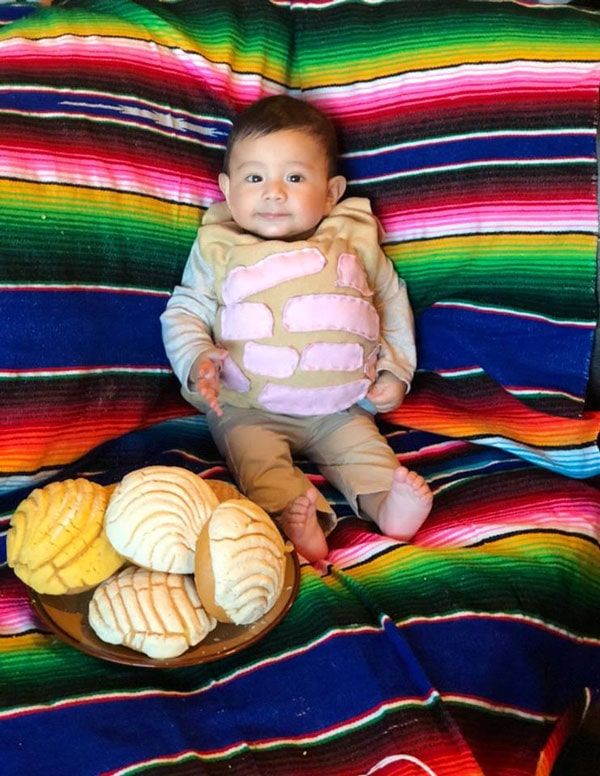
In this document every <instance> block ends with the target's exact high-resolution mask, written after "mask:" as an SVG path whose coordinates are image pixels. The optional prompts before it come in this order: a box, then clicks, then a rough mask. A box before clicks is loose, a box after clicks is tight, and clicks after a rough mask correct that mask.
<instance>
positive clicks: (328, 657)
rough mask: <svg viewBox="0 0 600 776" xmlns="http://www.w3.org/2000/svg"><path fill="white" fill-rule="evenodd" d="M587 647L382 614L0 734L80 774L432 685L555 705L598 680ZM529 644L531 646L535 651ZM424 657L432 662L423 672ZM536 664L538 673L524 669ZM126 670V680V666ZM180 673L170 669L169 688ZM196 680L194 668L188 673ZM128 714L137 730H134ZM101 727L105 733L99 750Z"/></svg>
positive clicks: (406, 695) (501, 701)
mask: <svg viewBox="0 0 600 776" xmlns="http://www.w3.org/2000/svg"><path fill="white" fill-rule="evenodd" d="M501 644H510V645H512V647H511V649H510V654H511V663H510V665H508V664H498V665H496V666H495V668H494V674H493V676H491V675H490V674H489V655H492V654H494V653H495V652H496V651H498V649H499V645H501ZM66 648H67V647H65V649H66ZM502 650H504V651H503V654H507V652H506V649H505V648H504V647H503V648H502ZM502 650H501V652H502ZM585 651H586V647H585V645H584V644H583V643H578V642H577V641H576V640H575V639H569V638H564V639H562V640H561V639H558V640H557V634H556V632H546V631H545V630H544V629H543V628H542V627H538V626H536V625H528V624H526V623H523V622H517V621H510V620H504V621H503V620H500V619H497V620H489V619H487V620H484V619H481V620H480V619H478V618H476V617H465V618H464V619H457V620H455V621H446V622H444V621H442V622H435V621H431V622H426V623H420V624H414V625H412V626H410V627H405V628H404V629H403V630H402V631H399V630H398V629H396V628H394V627H393V626H391V624H390V625H389V626H386V628H385V631H378V632H376V633H362V634H361V633H349V634H343V635H338V636H336V637H332V638H330V639H328V640H326V641H324V642H322V643H320V644H317V645H314V646H313V647H311V648H309V649H308V650H307V651H305V652H299V653H297V654H292V655H288V656H287V657H286V658H285V659H284V660H281V661H276V662H273V663H267V664H264V665H263V666H261V667H258V668H256V669H254V670H252V669H251V670H248V671H246V672H244V673H240V674H239V675H237V676H234V677H232V678H230V679H227V678H225V679H224V680H223V681H222V682H220V681H217V682H216V683H215V684H213V685H212V686H211V685H210V684H209V685H208V686H206V687H205V689H204V690H203V691H202V692H201V693H200V694H198V695H197V696H196V697H194V696H193V695H189V694H188V695H185V696H184V697H178V696H177V695H173V694H160V692H157V693H156V694H148V695H144V696H138V697H135V692H134V693H133V694H132V695H131V696H129V697H120V698H118V699H117V700H116V701H114V700H111V699H110V697H108V698H107V700H106V701H105V702H100V700H101V699H100V698H96V702H95V703H86V701H85V699H82V702H81V703H80V704H78V703H77V702H75V703H74V704H70V705H68V706H66V707H64V708H62V707H61V706H60V705H58V706H57V707H54V708H48V709H47V710H46V712H45V713H44V714H43V717H44V719H43V725H42V724H40V723H41V718H40V715H39V714H31V715H17V717H16V718H10V717H6V718H5V719H4V720H3V726H4V729H3V734H4V738H5V740H7V741H10V740H16V739H19V740H22V741H27V757H28V763H29V764H31V765H32V764H33V763H36V762H37V763H39V764H40V769H39V771H35V772H34V771H32V770H28V776H36V774H37V773H39V774H40V775H41V774H43V773H44V767H45V766H44V763H46V761H48V762H51V763H52V765H53V768H54V771H53V772H54V773H65V774H67V773H79V772H80V771H79V770H78V768H77V763H75V762H73V759H72V758H73V757H74V756H77V757H79V758H81V756H82V755H83V754H84V753H85V752H86V750H87V751H89V752H93V753H94V763H95V767H96V769H97V771H96V772H105V771H109V770H111V769H115V768H118V767H120V766H123V765H126V764H128V763H131V762H132V761H136V759H139V758H140V757H142V756H143V757H144V759H148V758H151V757H159V756H161V755H165V754H167V753H175V752H178V751H179V750H180V748H181V735H182V730H184V731H185V730H187V731H189V735H186V737H185V738H186V740H193V741H194V742H195V744H194V745H195V748H196V749H198V750H203V749H207V750H215V749H220V748H222V747H223V748H225V747H229V746H234V745H235V744H236V743H240V742H243V741H252V740H255V739H256V740H259V739H260V737H261V735H262V734H263V732H264V730H269V731H270V737H271V738H272V739H278V738H293V737H295V736H307V735H311V734H314V733H316V732H319V731H322V730H324V729H327V728H330V727H332V726H335V725H337V724H339V723H340V722H342V721H343V720H351V719H356V717H358V716H361V715H364V714H367V713H369V712H372V711H375V710H377V709H379V710H381V704H382V703H387V704H391V705H393V704H394V703H401V702H402V701H404V702H409V703H410V702H412V703H416V704H418V705H423V706H426V705H427V704H428V703H431V702H434V701H435V698H436V696H435V694H433V695H432V692H433V687H435V688H436V690H437V691H438V692H439V693H440V694H441V696H442V699H443V696H444V695H448V696H452V698H453V699H455V700H461V699H463V700H464V702H466V703H469V702H471V701H473V702H475V703H476V699H477V698H479V697H485V698H486V702H487V703H488V704H492V705H494V704H498V705H500V706H504V707H509V708H513V709H514V710H515V713H519V711H520V710H522V709H527V710H528V711H529V712H531V713H535V711H536V709H539V710H540V712H541V713H547V712H548V710H549V709H555V710H556V712H557V713H558V712H560V711H561V710H562V709H564V708H565V706H566V705H567V704H568V702H569V701H571V700H572V688H573V687H576V686H598V684H599V682H600V666H599V664H598V660H597V654H596V652H597V646H596V645H594V644H590V645H589V656H588V658H589V659H584V654H585ZM532 654H535V655H536V656H537V659H536V660H535V661H532V658H531V656H532ZM390 666H393V667H394V668H393V670H390ZM421 666H427V667H428V670H429V672H430V676H428V677H426V676H425V674H424V673H423V670H422V668H421ZM536 666H537V669H538V671H539V674H538V673H536V672H535V670H533V671H532V668H535V667H536ZM565 666H569V670H568V671H565V670H564V667H565ZM231 667H233V666H231ZM115 670H119V669H118V668H117V667H115ZM123 672H124V674H123V681H124V684H127V680H126V677H125V673H126V672H127V669H123ZM177 673H178V672H176V671H175V672H173V674H172V678H173V687H176V686H177V680H176V676H177ZM225 675H227V674H225ZM347 676H352V682H351V683H349V682H343V681H341V679H342V678H343V677H347ZM546 676H552V677H554V679H553V686H552V693H551V696H552V697H544V698H542V699H541V698H540V686H541V685H543V684H544V682H545V681H546V680H545V678H544V677H546ZM515 677H518V680H516V679H515ZM215 678H216V677H215ZM163 679H164V677H163ZM193 682H194V671H193V669H190V671H189V672H188V674H187V683H188V684H193ZM430 682H431V684H430ZM317 710H318V713H317ZM132 720H135V726H136V736H131V735H130V731H131V722H132ZM165 720H169V724H168V725H165ZM315 725H317V727H315ZM13 728H14V729H13ZM99 729H100V730H102V731H103V737H104V740H106V741H109V742H110V746H107V747H104V748H103V749H102V750H101V749H100V748H99V747H98V737H97V731H98V730H99ZM74 738H75V739H76V740H77V748H76V754H75V752H74V749H73V746H72V742H73V739H74ZM138 741H140V742H143V743H138ZM17 749H18V747H13V748H9V749H7V750H6V751H7V754H8V762H7V761H6V759H5V760H4V762H3V765H4V767H6V768H7V772H8V773H17V772H18V770H17V769H16V766H18V763H16V762H10V758H11V757H12V756H17V757H20V756H21V753H20V752H19V753H17V754H16V755H15V752H16V751H17ZM5 756H6V755H5ZM79 765H81V764H80V763H79Z"/></svg>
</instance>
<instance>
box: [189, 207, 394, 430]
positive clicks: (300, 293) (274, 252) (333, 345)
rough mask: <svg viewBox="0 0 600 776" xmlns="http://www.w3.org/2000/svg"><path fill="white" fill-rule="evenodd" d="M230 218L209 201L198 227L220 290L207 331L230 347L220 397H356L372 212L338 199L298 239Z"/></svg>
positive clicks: (337, 405) (243, 401) (369, 339)
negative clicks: (264, 234) (265, 236)
mask: <svg viewBox="0 0 600 776" xmlns="http://www.w3.org/2000/svg"><path fill="white" fill-rule="evenodd" d="M230 218H231V217H230V215H229V210H228V208H227V206H226V205H225V204H224V203H219V204H217V205H213V206H212V207H211V208H210V210H209V211H208V212H207V213H206V215H205V217H204V220H203V223H202V228H201V229H200V231H199V241H200V251H201V254H202V257H203V259H204V260H205V261H206V262H207V263H208V264H209V265H210V267H211V269H212V271H213V273H214V285H215V292H216V297H217V300H218V310H217V316H216V320H215V325H214V339H215V342H216V344H217V345H218V346H221V347H223V348H225V349H226V350H227V351H228V354H229V356H228V358H227V359H226V361H225V363H224V365H223V372H222V375H221V385H222V388H221V401H222V402H223V403H224V404H232V405H234V406H238V407H255V408H260V409H264V410H268V411H270V412H276V413H284V414H290V415H315V414H320V415H323V414H329V413H332V412H337V411H340V410H343V409H346V408H348V407H350V406H351V405H353V404H355V403H356V402H357V401H359V400H360V399H362V398H363V397H364V396H365V394H366V393H367V391H368V389H369V386H370V385H371V383H372V382H373V380H374V379H375V364H376V361H377V356H378V350H379V334H380V331H379V316H378V312H377V310H376V309H375V307H374V305H373V303H372V290H371V289H370V288H369V284H368V281H367V272H366V267H367V266H368V265H370V264H372V265H373V266H375V264H376V262H377V261H378V257H379V239H378V238H379V235H378V222H377V221H376V219H375V218H374V217H373V215H372V213H371V210H370V206H369V204H368V202H367V200H361V199H357V198H352V199H348V200H345V201H344V202H342V203H340V204H339V205H337V206H336V208H335V211H334V213H332V214H331V215H330V216H329V217H327V218H325V219H324V220H323V222H322V223H321V224H320V226H319V227H318V228H317V230H316V232H315V234H314V235H313V236H312V237H310V238H309V239H307V240H300V241H295V242H285V241H283V240H266V241H265V240H261V239H259V238H257V237H254V236H253V235H250V234H247V233H244V232H243V231H242V230H241V229H240V228H239V227H238V226H237V225H236V224H235V223H234V222H233V221H231V220H230ZM184 395H185V396H186V398H187V399H188V400H190V401H192V403H194V396H193V394H190V392H187V391H186V390H185V389H184Z"/></svg>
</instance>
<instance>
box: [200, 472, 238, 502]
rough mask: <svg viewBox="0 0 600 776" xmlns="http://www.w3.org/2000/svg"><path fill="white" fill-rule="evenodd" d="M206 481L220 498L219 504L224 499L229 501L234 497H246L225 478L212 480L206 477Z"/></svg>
mask: <svg viewBox="0 0 600 776" xmlns="http://www.w3.org/2000/svg"><path fill="white" fill-rule="evenodd" d="M204 482H205V483H206V484H207V485H208V487H209V488H210V489H211V490H212V492H213V493H214V494H215V496H216V497H217V498H218V499H219V504H220V503H221V502H222V501H229V499H232V498H244V497H243V496H242V494H241V493H240V491H239V490H238V489H237V488H236V487H235V485H232V484H231V483H230V482H224V481H223V480H211V479H208V478H207V479H205V480H204Z"/></svg>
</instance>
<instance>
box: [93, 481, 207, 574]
mask: <svg viewBox="0 0 600 776" xmlns="http://www.w3.org/2000/svg"><path fill="white" fill-rule="evenodd" d="M217 504H218V498H217V497H216V496H215V494H214V493H213V491H212V490H211V489H210V488H209V486H208V485H207V484H206V483H205V482H204V480H203V479H202V478H201V477H199V476H198V475H196V474H194V473H193V472H190V471H188V470H187V469H183V468H181V467H179V466H146V467H145V468H143V469H137V470H136V471H133V472H131V473H130V474H127V475H126V476H125V477H124V478H123V479H122V480H121V482H120V483H119V485H118V487H117V489H116V490H115V492H114V494H113V496H112V498H111V499H110V502H109V504H108V508H107V510H106V517H105V528H106V535H107V536H108V538H109V540H110V542H111V543H112V545H113V547H114V548H115V549H116V550H118V552H120V553H121V555H124V556H125V557H126V558H127V559H128V560H130V561H132V562H133V563H135V564H137V565H138V566H143V567H144V568H148V569H152V570H154V571H167V572H171V573H178V574H191V573H192V572H193V570H194V552H195V548H196V542H197V540H198V536H199V535H200V531H201V530H202V527H203V526H204V524H205V523H206V521H207V520H208V518H209V517H210V515H211V514H212V512H213V510H214V509H215V507H216V506H217Z"/></svg>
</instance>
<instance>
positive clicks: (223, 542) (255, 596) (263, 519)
mask: <svg viewBox="0 0 600 776" xmlns="http://www.w3.org/2000/svg"><path fill="white" fill-rule="evenodd" d="M285 563H286V559H285V547H284V542H283V539H282V537H281V534H280V533H279V531H278V530H277V528H276V526H275V525H274V523H273V521H272V520H271V518H270V517H269V515H268V514H267V513H266V512H265V511H264V510H263V509H261V508H260V507H259V506H258V505H257V504H254V503H253V502H252V501H249V500H248V499H235V500H230V501H224V502H223V503H221V504H219V506H218V507H217V508H216V509H215V511H214V512H213V514H212V517H211V518H210V520H209V521H208V523H207V524H206V526H205V528H204V529H203V531H202V533H201V534H200V538H199V540H198V547H197V549H196V573H195V581H196V587H197V589H198V593H199V595H200V600H201V601H202V603H203V605H204V607H205V608H206V610H207V611H208V612H210V613H211V614H212V615H213V616H215V617H216V618H217V620H219V621H220V622H233V623H235V624H236V625H248V624H250V623H252V622H255V621H256V620H258V619H260V618H261V617H262V616H263V615H264V614H266V612H268V611H269V610H270V609H271V608H272V607H273V605H274V604H275V602H276V601H277V599H278V598H279V595H280V594H281V591H282V588H283V580H284V574H285Z"/></svg>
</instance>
